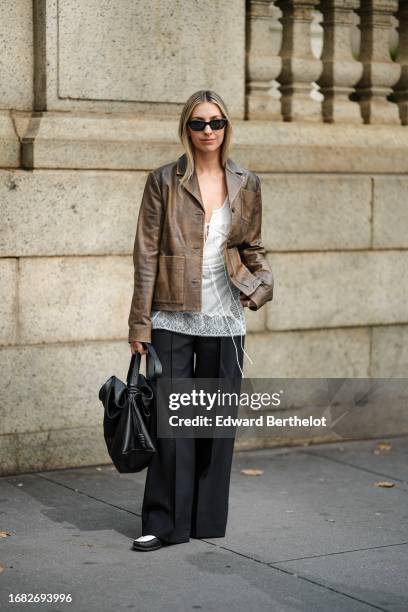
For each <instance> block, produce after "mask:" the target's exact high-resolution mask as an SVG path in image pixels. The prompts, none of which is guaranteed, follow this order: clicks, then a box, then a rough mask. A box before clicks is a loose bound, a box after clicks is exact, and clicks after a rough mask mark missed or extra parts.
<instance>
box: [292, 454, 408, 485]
mask: <svg viewBox="0 0 408 612" xmlns="http://www.w3.org/2000/svg"><path fill="white" fill-rule="evenodd" d="M299 453H303V454H304V455H308V456H309V457H310V456H311V455H313V457H318V458H319V459H325V460H326V461H332V462H333V463H340V464H341V465H347V466H348V467H352V468H355V469H356V470H360V471H361V472H367V473H368V474H373V475H374V476H381V477H382V478H389V479H390V480H395V481H396V482H400V483H401V484H404V485H408V481H406V480H403V479H402V478H398V477H396V476H391V475H390V474H386V473H384V472H379V471H377V470H370V468H366V467H364V466H362V465H355V464H354V463H350V462H348V461H344V459H337V458H336V457H330V456H327V455H323V454H320V453H317V452H315V451H305V450H301V451H299ZM398 488H399V489H401V491H406V489H403V488H401V487H398Z"/></svg>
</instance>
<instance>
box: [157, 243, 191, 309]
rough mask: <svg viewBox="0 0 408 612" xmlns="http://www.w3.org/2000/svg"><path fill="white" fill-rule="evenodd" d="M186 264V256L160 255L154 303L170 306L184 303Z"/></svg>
mask: <svg viewBox="0 0 408 612" xmlns="http://www.w3.org/2000/svg"><path fill="white" fill-rule="evenodd" d="M184 262H185V257H184V255H159V271H158V274H157V278H156V285H155V290H154V295H153V300H154V301H156V302H164V303H169V304H182V303H183V302H184V267H185V263H184Z"/></svg>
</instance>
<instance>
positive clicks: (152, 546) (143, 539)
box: [133, 535, 162, 550]
mask: <svg viewBox="0 0 408 612" xmlns="http://www.w3.org/2000/svg"><path fill="white" fill-rule="evenodd" d="M161 547H162V543H161V542H160V540H159V538H156V536H154V535H145V536H140V538H136V540H133V550H157V549H158V548H161Z"/></svg>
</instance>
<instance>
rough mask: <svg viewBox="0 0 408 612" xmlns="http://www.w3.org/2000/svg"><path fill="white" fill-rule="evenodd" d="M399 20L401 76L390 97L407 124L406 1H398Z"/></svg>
mask: <svg viewBox="0 0 408 612" xmlns="http://www.w3.org/2000/svg"><path fill="white" fill-rule="evenodd" d="M397 18H398V20H399V26H398V33H399V45H398V58H397V60H398V62H399V64H400V66H401V78H400V79H399V81H398V83H397V84H396V85H395V87H394V95H393V96H392V99H393V100H394V101H395V102H396V103H397V105H398V107H399V115H400V119H401V123H402V124H403V125H408V3H407V2H406V1H400V3H399V9H398V13H397Z"/></svg>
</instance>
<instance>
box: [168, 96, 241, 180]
mask: <svg viewBox="0 0 408 612" xmlns="http://www.w3.org/2000/svg"><path fill="white" fill-rule="evenodd" d="M201 102H213V103H214V104H217V106H218V107H219V109H220V111H221V114H222V115H223V117H225V118H226V119H228V123H227V125H226V126H225V132H224V139H223V141H222V144H221V164H222V166H225V162H226V161H227V159H228V156H229V148H230V143H231V137H232V125H231V118H230V116H229V113H228V109H227V106H226V104H225V102H224V101H223V99H222V98H221V96H219V95H218V94H217V93H215V91H212V90H211V89H200V90H199V91H196V92H195V93H193V94H192V95H191V96H190V97H189V99H188V100H187V102H186V103H185V104H184V106H183V109H182V111H181V115H180V122H179V129H178V135H179V138H180V141H181V144H182V145H183V147H184V150H185V152H186V156H187V166H186V171H185V172H184V174H183V176H182V177H181V179H180V185H184V184H185V183H186V182H187V181H188V180H189V178H190V177H191V176H192V175H193V173H194V155H193V151H194V145H193V144H192V142H191V139H190V137H189V134H188V126H187V122H188V121H189V119H190V116H191V114H192V112H193V110H194V108H195V107H196V106H197V104H200V103H201Z"/></svg>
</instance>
